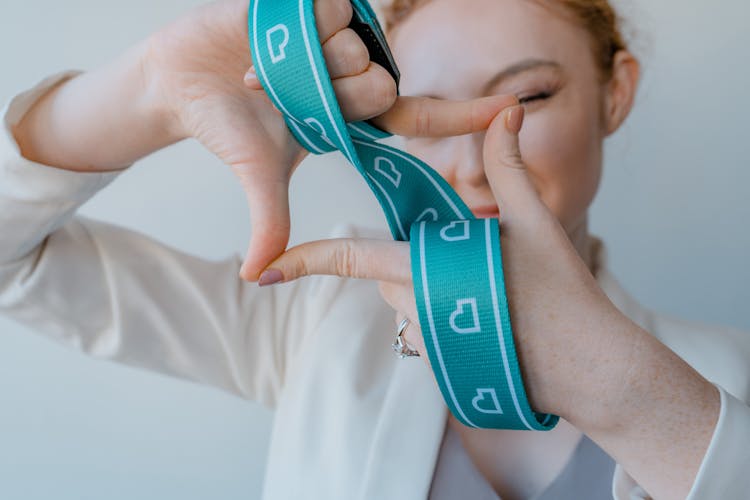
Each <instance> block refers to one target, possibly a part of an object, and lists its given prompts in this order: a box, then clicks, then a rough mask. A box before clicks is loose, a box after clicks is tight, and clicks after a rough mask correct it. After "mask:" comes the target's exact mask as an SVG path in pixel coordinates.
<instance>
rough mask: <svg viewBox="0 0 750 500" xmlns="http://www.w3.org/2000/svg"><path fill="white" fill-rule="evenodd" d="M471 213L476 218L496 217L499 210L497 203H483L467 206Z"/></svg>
mask: <svg viewBox="0 0 750 500" xmlns="http://www.w3.org/2000/svg"><path fill="white" fill-rule="evenodd" d="M469 208H470V210H471V213H473V214H474V217H476V218H477V219H497V218H499V217H500V211H499V209H498V208H497V205H485V206H481V207H469Z"/></svg>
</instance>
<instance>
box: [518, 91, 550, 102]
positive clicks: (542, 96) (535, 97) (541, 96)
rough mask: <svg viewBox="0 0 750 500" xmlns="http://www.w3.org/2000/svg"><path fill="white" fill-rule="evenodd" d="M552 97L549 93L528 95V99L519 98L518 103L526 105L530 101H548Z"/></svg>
mask: <svg viewBox="0 0 750 500" xmlns="http://www.w3.org/2000/svg"><path fill="white" fill-rule="evenodd" d="M550 97H552V93H551V92H540V93H538V94H534V95H530V96H528V97H519V98H518V102H519V103H521V104H526V103H529V102H532V101H542V100H544V99H549V98H550Z"/></svg>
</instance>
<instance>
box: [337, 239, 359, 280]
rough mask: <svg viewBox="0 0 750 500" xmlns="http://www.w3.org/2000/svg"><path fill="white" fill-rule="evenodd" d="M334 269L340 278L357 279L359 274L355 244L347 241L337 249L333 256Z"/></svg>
mask: <svg viewBox="0 0 750 500" xmlns="http://www.w3.org/2000/svg"><path fill="white" fill-rule="evenodd" d="M333 259H334V268H335V272H336V274H337V275H338V276H349V277H352V278H353V277H356V276H358V274H357V253H356V249H355V246H354V243H353V242H351V241H345V242H343V244H342V245H341V246H339V247H337V248H336V251H335V252H334V255H333Z"/></svg>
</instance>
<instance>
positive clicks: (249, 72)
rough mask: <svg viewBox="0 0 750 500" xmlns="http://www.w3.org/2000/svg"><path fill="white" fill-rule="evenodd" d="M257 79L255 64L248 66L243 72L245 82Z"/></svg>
mask: <svg viewBox="0 0 750 500" xmlns="http://www.w3.org/2000/svg"><path fill="white" fill-rule="evenodd" d="M257 80H258V75H256V74H255V66H250V69H248V70H247V73H245V83H248V84H249V83H253V82H255V81H257Z"/></svg>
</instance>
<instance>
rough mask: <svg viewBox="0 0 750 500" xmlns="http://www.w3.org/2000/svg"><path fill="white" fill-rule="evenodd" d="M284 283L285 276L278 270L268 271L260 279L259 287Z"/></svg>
mask: <svg viewBox="0 0 750 500" xmlns="http://www.w3.org/2000/svg"><path fill="white" fill-rule="evenodd" d="M282 281H284V275H283V274H282V273H281V271H279V270H278V269H266V270H265V271H263V273H262V274H261V275H260V278H259V279H258V285H259V286H267V285H274V284H276V283H280V282H282Z"/></svg>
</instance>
